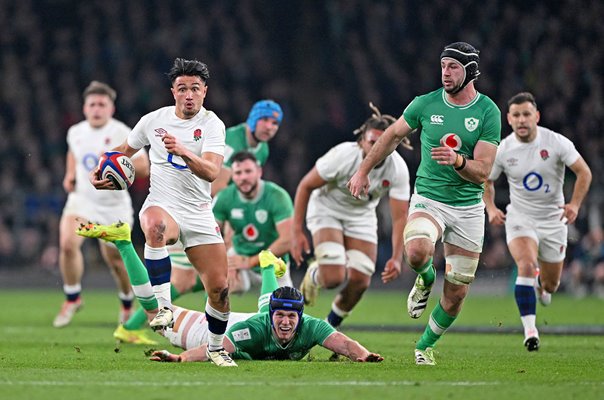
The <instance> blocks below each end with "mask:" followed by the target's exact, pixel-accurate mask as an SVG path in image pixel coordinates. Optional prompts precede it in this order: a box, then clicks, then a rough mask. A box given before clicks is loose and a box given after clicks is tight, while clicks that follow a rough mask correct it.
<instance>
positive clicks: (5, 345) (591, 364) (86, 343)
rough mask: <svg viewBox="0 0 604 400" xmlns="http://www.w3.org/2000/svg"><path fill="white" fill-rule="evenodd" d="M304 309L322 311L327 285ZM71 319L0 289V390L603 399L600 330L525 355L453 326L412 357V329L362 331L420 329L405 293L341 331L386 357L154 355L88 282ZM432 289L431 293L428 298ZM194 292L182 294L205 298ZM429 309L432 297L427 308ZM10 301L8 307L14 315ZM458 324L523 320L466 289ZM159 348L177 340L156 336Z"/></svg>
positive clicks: (586, 305)
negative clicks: (55, 324)
mask: <svg viewBox="0 0 604 400" xmlns="http://www.w3.org/2000/svg"><path fill="white" fill-rule="evenodd" d="M332 294H333V293H324V294H323V295H322V296H321V297H320V303H319V304H318V305H317V306H316V307H314V308H309V309H308V310H307V311H308V312H309V313H310V314H312V315H316V316H319V317H323V316H324V315H325V313H326V312H327V310H328V309H329V304H330V302H331V298H332V297H331V295H332ZM84 299H85V307H84V309H83V310H82V311H81V312H80V313H79V314H78V315H77V316H76V318H75V320H74V322H73V324H72V325H70V326H69V327H67V328H64V329H54V328H52V326H51V322H52V318H53V317H54V314H55V312H56V311H57V310H58V308H59V305H60V303H61V301H62V295H61V294H60V293H58V292H54V291H53V292H50V291H17V290H14V291H4V292H3V293H0V301H1V302H2V304H3V306H4V307H3V310H4V312H5V313H4V314H3V317H2V324H1V325H0V332H2V341H0V399H11V400H12V399H36V398H40V399H42V398H44V399H122V398H124V399H125V398H127V399H139V398H140V399H145V400H151V399H166V398H172V399H188V398H195V399H206V398H207V399H212V398H215V397H216V396H218V399H219V400H226V399H235V398H244V399H246V400H248V399H263V400H266V399H277V398H285V399H302V398H304V399H307V398H311V399H312V398H314V399H317V400H318V399H323V398H333V399H336V398H337V399H348V400H351V399H364V398H367V399H374V398H379V399H401V398H413V399H509V398H513V399H528V398H531V399H533V398H537V399H541V398H547V399H572V398H580V399H599V398H602V392H603V391H604V372H603V369H602V367H603V366H604V337H603V336H569V335H554V334H550V335H542V348H541V350H540V351H539V352H537V353H528V352H527V351H526V350H525V349H524V348H523V346H522V335H521V334H520V333H514V334H507V333H492V334H468V333H456V332H455V331H451V332H449V333H447V334H446V335H445V336H444V337H443V339H442V340H441V341H440V342H439V344H438V346H437V349H436V357H437V362H438V365H437V366H435V367H417V366H415V365H414V363H413V348H414V343H415V341H416V340H417V339H418V337H419V333H417V332H387V331H383V330H381V331H380V330H375V331H359V330H356V329H353V328H354V327H355V326H359V325H376V326H399V327H407V328H409V327H411V328H412V329H415V328H417V329H418V330H419V329H422V328H423V326H424V325H425V323H426V320H427V316H423V317H422V318H421V319H420V320H419V321H413V320H410V319H409V318H408V317H406V314H405V313H403V310H404V303H403V300H404V294H402V293H398V292H397V293H395V292H370V293H368V294H367V296H366V297H365V298H364V299H363V301H362V302H361V304H360V305H359V307H358V308H357V309H356V310H355V312H354V313H353V314H352V315H351V316H350V318H349V319H348V320H347V327H348V328H347V329H345V332H346V333H347V334H349V335H350V336H352V337H353V338H355V339H357V340H359V341H360V342H361V343H363V344H364V345H365V346H366V347H368V348H369V349H371V350H373V351H376V352H379V353H381V354H382V355H383V356H384V357H385V358H386V360H385V361H384V362H383V363H381V364H357V363H351V362H347V361H342V362H328V361H327V359H328V358H329V356H330V353H329V352H327V351H325V350H323V349H315V350H313V352H312V353H311V355H310V357H309V360H304V361H300V362H278V361H262V362H259V361H256V362H245V361H239V368H236V369H235V368H233V369H226V370H225V369H218V368H216V367H215V366H213V365H211V364H207V363H188V364H165V363H153V362H150V361H147V359H146V357H145V354H144V352H145V351H146V350H149V348H148V347H146V346H132V345H122V346H120V347H119V348H118V347H117V346H116V343H115V342H114V341H113V339H112V337H111V333H112V332H113V329H114V328H115V325H114V321H115V318H116V317H117V300H116V298H115V296H114V294H113V293H111V292H104V291H96V292H95V291H87V292H85V294H84ZM254 300H255V298H254V296H252V295H246V296H241V297H240V296H233V298H232V305H233V309H234V310H237V311H253V310H254V306H255V301H254ZM434 301H436V300H435V299H432V300H431V302H432V303H431V305H432V304H433V302H434ZM201 303H202V301H201V300H200V298H199V297H196V296H194V295H189V296H187V297H184V298H183V299H182V301H181V302H180V304H183V305H185V306H188V307H195V308H200V304H201ZM602 306H604V302H603V301H601V300H596V299H591V298H590V299H584V300H575V299H572V298H568V297H564V296H554V302H553V304H552V305H551V306H550V307H548V308H546V309H542V308H540V309H539V318H538V322H539V325H541V326H543V325H545V324H547V325H548V326H549V327H556V326H564V325H600V326H602V325H604V312H602ZM430 307H431V306H430ZM7 311H10V314H7ZM455 326H460V327H461V326H475V327H492V328H495V329H494V331H495V332H497V328H502V332H503V328H509V327H513V328H517V329H519V327H520V322H519V320H518V317H517V315H516V310H515V306H514V302H513V298H512V297H510V296H508V297H482V296H472V295H471V296H470V297H469V298H468V299H467V301H466V305H465V308H464V311H463V313H462V315H461V316H460V317H459V318H458V320H457V321H456V323H455ZM158 339H159V340H160V341H161V344H160V346H158V348H168V349H171V350H172V351H176V349H174V348H172V347H170V346H169V344H168V343H167V342H166V341H165V340H164V339H163V338H160V337H159V336H158Z"/></svg>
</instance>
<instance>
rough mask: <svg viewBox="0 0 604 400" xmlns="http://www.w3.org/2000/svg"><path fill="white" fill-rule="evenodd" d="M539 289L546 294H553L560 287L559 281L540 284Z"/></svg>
mask: <svg viewBox="0 0 604 400" xmlns="http://www.w3.org/2000/svg"><path fill="white" fill-rule="evenodd" d="M541 287H542V288H543V290H545V291H546V292H548V293H555V292H556V291H557V290H558V288H559V287H560V280H555V281H553V282H543V281H542V282H541Z"/></svg>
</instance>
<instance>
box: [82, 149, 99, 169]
mask: <svg viewBox="0 0 604 400" xmlns="http://www.w3.org/2000/svg"><path fill="white" fill-rule="evenodd" d="M82 164H83V165H84V168H86V170H87V171H88V172H90V171H92V170H93V169H95V168H96V166H97V165H98V164H99V156H98V155H97V154H94V153H87V154H85V155H84V157H82Z"/></svg>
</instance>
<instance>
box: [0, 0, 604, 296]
mask: <svg viewBox="0 0 604 400" xmlns="http://www.w3.org/2000/svg"><path fill="white" fill-rule="evenodd" d="M554 3H555V4H554ZM554 3H550V2H545V1H541V2H539V1H537V2H532V1H528V2H527V1H518V0H506V1H503V0H483V1H469V0H465V1H464V0H462V1H458V2H450V1H445V0H435V1H431V2H429V5H427V3H422V2H415V1H410V0H407V1H395V0H392V1H380V0H356V1H355V0H308V1H296V0H266V1H253V0H240V1H230V0H224V1H200V0H181V1H178V2H173V1H163V0H129V1H122V0H89V1H85V2H80V1H75V0H73V1H68V0H53V1H44V2H39V1H35V0H19V1H16V0H0V130H1V131H2V139H3V140H2V141H0V154H1V158H0V160H1V164H0V165H1V167H0V168H1V172H0V192H1V197H0V199H1V200H0V201H1V207H0V265H2V266H4V267H19V266H21V265H38V266H40V267H43V268H50V269H52V268H56V263H57V244H58V221H59V217H60V213H61V210H62V207H63V203H64V200H65V193H64V192H63V188H62V185H61V181H62V179H63V174H64V169H65V153H66V149H67V146H66V141H65V139H66V131H67V129H68V127H69V126H70V125H72V124H74V123H75V122H77V121H79V120H81V119H82V118H83V117H82V113H81V103H82V98H81V92H82V90H83V89H84V88H85V87H86V85H87V84H88V83H89V82H90V81H91V80H99V81H103V82H106V83H108V84H110V85H111V86H113V87H114V88H115V89H116V90H117V92H118V98H117V112H116V118H118V119H120V120H122V121H124V122H125V123H127V124H128V125H130V126H134V124H135V123H136V122H137V121H138V119H139V118H140V117H141V116H142V115H144V114H145V113H147V112H149V111H151V110H154V109H156V108H158V107H161V106H164V105H170V104H172V103H173V99H172V97H171V94H170V91H169V81H168V79H167V77H166V76H165V73H166V72H167V70H168V69H169V68H170V66H171V64H172V62H173V60H174V58H176V57H184V58H191V59H193V58H195V59H199V60H200V61H203V62H205V63H207V64H208V66H209V69H210V74H211V78H210V81H209V91H208V96H207V98H206V103H205V106H206V108H208V109H211V110H213V111H215V112H216V113H217V114H218V115H219V116H220V117H221V118H222V120H223V121H224V122H225V124H226V125H227V126H231V125H234V124H237V123H239V122H242V121H244V120H245V118H246V117H247V112H248V110H249V108H250V106H251V105H252V104H253V103H254V102H255V101H256V100H258V99H261V98H272V99H275V100H276V101H278V102H279V103H280V104H281V105H282V106H283V109H284V114H285V117H284V122H283V124H282V127H281V129H280V131H279V133H278V135H277V137H276V138H275V139H274V140H273V141H272V142H271V143H270V147H271V156H270V158H269V162H268V166H267V167H266V168H265V178H267V179H270V180H274V181H276V182H277V183H279V184H280V185H282V186H284V187H285V188H286V189H287V190H288V191H289V192H290V193H291V194H292V195H293V194H294V192H295V188H296V185H297V183H298V182H299V180H300V178H301V177H302V176H303V175H304V174H305V173H306V171H307V170H308V169H310V168H311V167H312V165H313V163H314V161H315V160H316V158H318V157H319V156H320V155H322V154H323V153H324V152H325V151H326V150H327V149H329V148H330V147H331V146H333V145H335V144H337V143H339V142H342V141H345V140H353V135H352V131H353V130H354V129H356V128H357V127H359V126H360V125H361V124H362V122H363V121H364V120H365V119H366V118H367V117H368V116H369V115H370V109H369V107H368V103H369V102H370V101H372V102H373V103H374V104H376V105H377V106H378V107H379V108H380V110H381V111H382V112H383V113H385V114H392V115H394V116H396V117H398V116H399V115H400V114H401V113H402V111H403V107H404V106H405V105H406V104H408V102H409V101H410V100H411V99H412V98H413V97H414V96H416V95H418V94H421V93H425V92H428V91H431V90H433V89H436V88H437V87H438V86H440V69H439V59H438V57H439V54H440V51H441V50H442V48H443V46H444V45H446V44H448V43H450V42H454V41H459V40H463V41H467V42H470V43H472V44H473V45H474V46H476V47H477V48H478V49H480V50H481V54H480V55H481V64H480V70H481V72H482V75H481V77H480V78H479V80H478V82H477V88H478V90H479V91H481V92H484V93H485V94H487V95H489V97H491V98H492V99H493V100H495V101H496V102H497V103H498V105H499V106H500V108H501V109H502V112H503V118H504V121H503V126H504V130H503V132H502V136H506V135H508V134H509V132H510V129H509V127H508V125H507V123H506V121H505V111H506V102H507V99H508V98H509V97H511V95H513V94H515V93H516V92H519V91H525V90H528V91H531V92H533V93H534V94H535V96H536V98H537V101H538V105H539V108H540V110H541V115H542V118H541V123H542V124H543V125H545V126H547V127H549V128H551V129H553V130H556V131H558V132H561V133H563V134H564V135H565V136H567V137H568V138H570V139H571V140H572V141H573V142H574V143H575V145H576V147H577V149H578V150H579V152H580V153H581V154H582V155H583V156H584V157H585V159H586V160H587V162H588V164H589V165H590V166H591V168H592V171H594V172H595V173H594V182H593V185H592V189H591V192H590V195H589V199H588V200H587V202H586V204H585V205H584V207H583V209H582V211H581V215H580V218H579V220H578V222H577V223H576V225H575V227H573V229H572V230H571V231H572V234H571V242H572V246H573V248H572V249H569V264H573V262H574V264H573V265H576V264H577V262H578V260H580V262H581V264H582V267H576V268H578V269H579V270H583V271H584V272H585V271H589V272H591V273H589V274H587V275H586V274H585V273H583V275H586V276H588V278H584V277H581V278H578V279H580V280H585V279H587V280H589V279H596V278H597V276H598V274H597V273H595V272H594V271H596V267H595V265H596V264H597V262H596V260H599V259H600V258H599V257H587V256H584V255H585V254H594V253H596V252H597V251H600V248H601V247H602V246H603V245H602V243H603V242H602V236H603V235H602V221H601V219H600V214H601V208H602V204H601V201H600V200H599V199H600V198H602V197H603V196H602V189H603V187H604V186H603V183H604V176H602V175H600V174H598V173H597V172H598V171H601V170H602V169H603V168H602V165H601V164H602V157H600V154H601V153H602V151H603V150H604V148H603V147H604V146H603V144H604V139H603V138H602V136H601V135H600V132H599V129H600V127H601V126H602V125H603V122H604V100H603V95H604V90H603V89H604V88H603V84H602V80H603V74H602V71H603V70H602V65H603V64H604V47H602V46H601V43H603V42H604V24H602V23H601V21H602V20H603V19H604V3H602V2H600V1H598V0H593V1H580V0H562V1H560V2H554ZM412 142H414V143H415V144H416V149H417V147H418V146H417V143H418V138H417V137H415V138H412ZM401 154H402V155H403V157H404V158H405V160H406V161H407V163H408V165H409V169H410V172H411V174H412V177H413V174H414V171H415V170H416V168H417V165H418V161H419V151H416V150H414V151H409V150H401ZM572 181H573V176H572V173H571V174H570V175H569V176H568V177H567V182H568V183H569V184H572ZM498 189H499V190H497V195H498V198H497V204H498V205H499V206H500V207H504V206H505V204H506V203H507V200H508V198H507V190H506V187H505V182H503V181H502V180H500V181H499V182H498ZM132 193H133V196H134V199H135V204H140V201H142V199H144V196H145V194H146V183H145V182H139V183H138V185H137V186H135V187H134V188H133V189H132ZM386 222H387V221H386ZM383 226H384V227H385V229H386V230H387V229H388V225H387V223H386V224H384V225H383ZM384 242H387V240H385V241H384ZM481 263H482V265H481V270H482V271H504V272H509V271H511V270H512V267H513V262H512V261H511V258H510V257H509V254H508V252H507V248H506V246H505V237H504V233H503V230H502V229H496V228H493V227H488V231H487V236H486V240H485V254H484V256H483V257H482V260H481ZM569 271H570V269H569ZM569 275H572V276H573V277H574V276H575V273H573V274H570V272H569ZM603 275H604V274H603ZM570 280H571V279H570V278H569V282H570ZM568 286H569V287H571V286H572V285H570V284H569V285H568Z"/></svg>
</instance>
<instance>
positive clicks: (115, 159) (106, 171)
mask: <svg viewBox="0 0 604 400" xmlns="http://www.w3.org/2000/svg"><path fill="white" fill-rule="evenodd" d="M134 175H135V171H134V164H133V163H132V160H131V159H130V157H128V156H126V155H125V154H124V153H120V152H119V151H108V152H106V153H104V154H103V155H102V156H101V159H100V160H99V177H100V178H101V179H109V180H110V181H111V183H113V186H115V189H117V190H126V189H128V188H129V187H130V186H132V182H134Z"/></svg>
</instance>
